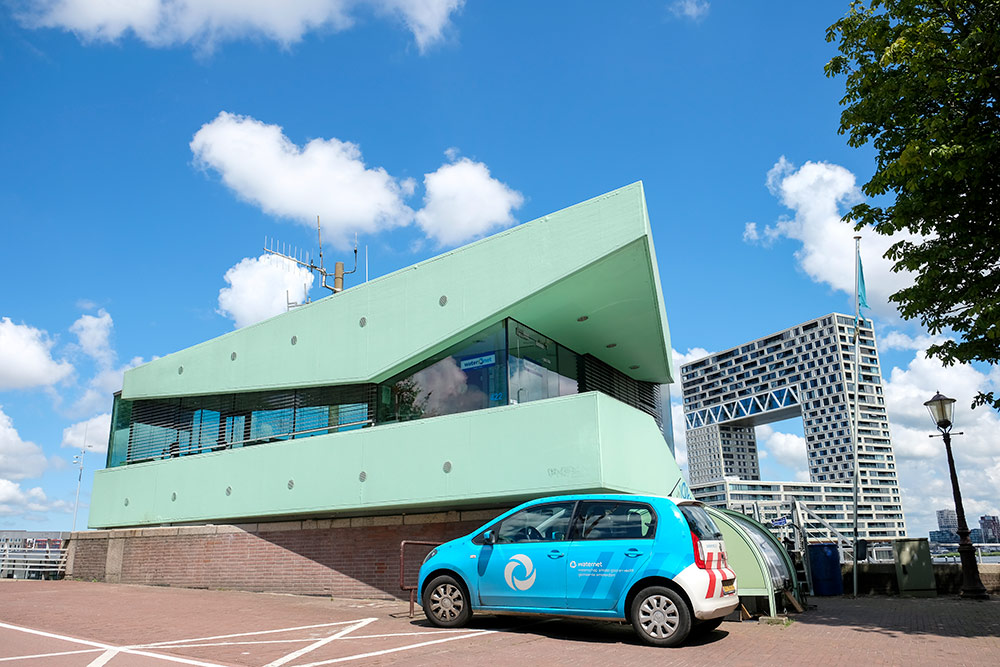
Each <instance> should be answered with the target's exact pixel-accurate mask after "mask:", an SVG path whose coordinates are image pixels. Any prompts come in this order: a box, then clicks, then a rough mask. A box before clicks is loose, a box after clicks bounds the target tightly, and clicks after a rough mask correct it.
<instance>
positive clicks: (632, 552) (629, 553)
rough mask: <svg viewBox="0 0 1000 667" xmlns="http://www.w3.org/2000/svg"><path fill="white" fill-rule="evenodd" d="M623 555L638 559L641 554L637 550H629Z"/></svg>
mask: <svg viewBox="0 0 1000 667" xmlns="http://www.w3.org/2000/svg"><path fill="white" fill-rule="evenodd" d="M625 555H626V556H628V557H629V558H638V557H639V556H641V555H642V552H641V551H639V550H638V549H629V550H628V551H626V552H625Z"/></svg>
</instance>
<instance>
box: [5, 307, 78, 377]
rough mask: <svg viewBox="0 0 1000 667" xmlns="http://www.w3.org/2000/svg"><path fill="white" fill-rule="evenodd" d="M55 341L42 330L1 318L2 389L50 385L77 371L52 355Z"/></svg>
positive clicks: (7, 318)
mask: <svg viewBox="0 0 1000 667" xmlns="http://www.w3.org/2000/svg"><path fill="white" fill-rule="evenodd" d="M53 345H54V342H53V341H52V340H51V339H50V338H49V336H48V334H47V333H46V332H44V331H42V330H41V329H35V328H34V327H30V326H28V325H26V324H15V323H14V322H12V321H11V320H10V318H9V317H4V318H0V391H4V390H8V389H28V388H30V387H39V386H49V385H53V384H55V383H57V382H59V381H60V380H63V379H65V378H66V377H68V376H69V375H70V374H71V373H72V372H73V366H72V365H71V364H70V363H68V362H66V361H56V360H55V359H53V358H52V346H53Z"/></svg>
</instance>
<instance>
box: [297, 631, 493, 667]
mask: <svg viewBox="0 0 1000 667" xmlns="http://www.w3.org/2000/svg"><path fill="white" fill-rule="evenodd" d="M495 632H496V630H480V631H477V632H470V633H468V634H464V635H458V636H454V637H445V638H444V639H433V640H431V641H429V642H420V643H419V644H409V645H408V646H400V647H398V648H387V649H385V650H383V651H372V652H371V653H358V654H357V655H348V656H345V657H343V658H334V659H333V660H320V661H319V662H310V663H308V664H305V665H298V666H297V667H317V666H318V665H332V664H334V663H335V662H348V661H350V660H361V659H363V658H374V657H376V656H380V655H386V654H387V653H398V652H399V651H409V650H410V649H414V648H421V647H423V646H430V645H431V644H443V643H444V642H451V641H455V640H456V639H469V638H471V637H481V636H483V635H491V634H493V633H495Z"/></svg>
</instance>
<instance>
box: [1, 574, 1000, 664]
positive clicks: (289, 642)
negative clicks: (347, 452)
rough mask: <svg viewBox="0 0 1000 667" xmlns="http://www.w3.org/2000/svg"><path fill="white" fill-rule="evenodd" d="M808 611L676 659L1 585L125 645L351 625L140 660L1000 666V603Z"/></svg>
mask: <svg viewBox="0 0 1000 667" xmlns="http://www.w3.org/2000/svg"><path fill="white" fill-rule="evenodd" d="M810 602H812V603H815V604H816V605H817V608H816V609H814V610H811V611H809V612H807V613H805V614H799V615H797V616H795V617H794V620H793V622H792V623H790V624H789V625H787V626H781V625H762V624H759V623H756V622H744V623H723V625H722V627H721V628H720V629H719V630H717V631H715V632H713V633H711V634H710V635H709V636H707V637H705V638H703V639H701V640H699V641H696V642H692V643H689V644H688V645H685V646H682V647H680V648H676V649H656V648H651V647H647V646H643V645H641V644H639V643H638V641H637V639H636V638H635V636H634V634H633V632H632V629H631V627H630V626H627V625H620V624H613V623H596V622H587V621H567V620H544V621H540V620H538V619H525V618H500V617H498V618H488V617H477V618H475V619H474V622H473V625H472V627H471V628H470V629H469V631H467V632H461V633H441V632H438V631H435V629H434V628H431V627H429V626H428V625H427V624H426V622H425V621H424V620H423V618H422V616H421V615H420V612H419V608H418V617H417V618H415V619H413V620H411V619H409V618H407V617H406V611H407V607H408V605H407V604H406V603H400V602H394V601H372V602H363V601H356V600H331V599H329V598H319V597H298V596H290V595H273V594H258V593H244V592H236V591H208V590H191V589H180V588H156V587H144V586H130V585H114V584H100V583H87V582H79V581H54V582H44V581H0V622H3V623H6V624H9V625H13V626H18V627H22V628H32V629H36V630H40V631H45V632H48V633H52V634H55V635H60V636H63V635H64V636H70V637H74V638H78V639H82V640H89V641H91V642H96V643H98V644H105V645H109V646H115V647H120V646H125V645H132V646H135V645H140V644H151V643H156V642H167V641H174V640H181V639H196V638H204V637H213V636H218V635H230V634H239V633H260V632H261V631H266V630H278V629H283V628H293V627H300V626H310V625H318V624H332V623H341V624H342V625H325V626H324V627H319V628H307V629H303V630H284V631H282V632H276V633H267V634H252V635H247V636H242V637H230V638H223V639H219V640H201V641H194V642H184V643H183V644H182V645H177V646H173V647H166V646H160V647H150V648H144V649H142V650H144V651H149V652H152V653H157V654H164V655H171V656H177V657H181V658H183V659H189V660H193V661H204V662H205V663H212V664H224V665H249V666H254V667H261V666H263V665H265V664H267V663H268V662H270V661H273V660H277V659H280V658H282V656H287V655H288V654H289V653H291V652H293V651H296V650H299V649H303V648H306V647H309V646H310V645H312V644H314V643H315V642H319V641H321V640H324V639H328V638H329V637H330V636H331V635H332V634H334V633H336V632H342V631H345V630H347V632H346V634H345V635H344V636H343V637H342V638H339V639H333V640H331V641H328V642H326V643H324V644H323V645H317V646H315V647H314V648H313V649H312V650H311V651H309V652H308V653H305V654H304V655H302V656H301V657H300V658H298V659H295V660H291V661H288V662H287V663H285V664H287V665H288V666H289V667H296V666H301V665H305V664H307V663H310V662H316V661H326V660H333V659H337V658H340V659H345V658H352V657H354V656H363V655H365V654H370V653H377V652H381V651H390V650H395V649H400V648H405V647H411V646H414V645H416V644H423V643H425V642H438V641H440V640H442V639H448V638H452V637H459V638H457V639H449V641H446V642H442V643H433V644H428V645H425V646H420V647H417V648H409V649H406V650H402V651H397V652H389V653H383V654H381V655H375V656H370V657H367V658H358V659H355V660H352V662H353V664H411V665H422V664H440V663H442V662H449V663H460V664H479V663H489V664H491V665H519V666H523V665H528V664H547V665H548V664H551V665H594V664H640V663H653V662H655V664H658V665H674V664H677V665H681V664H725V665H766V664H781V665H785V664H802V665H809V666H810V667H812V666H817V665H865V667H867V666H869V665H903V664H905V665H956V664H968V665H996V664H1000V600H997V599H994V600H991V601H988V602H974V601H966V600H960V599H957V598H936V599H929V600H924V599H910V598H888V597H872V598H862V599H860V600H856V601H855V600H851V599H846V598H813V599H812V600H810ZM368 618H374V619H376V620H374V621H371V622H368V623H367V624H365V625H364V626H360V627H357V628H355V629H353V630H351V629H350V626H351V623H356V622H360V621H362V620H363V619H368ZM482 631H492V632H489V633H488V634H484V633H482ZM376 635H390V636H376ZM247 642H249V643H247ZM261 642H267V643H261ZM207 644H215V645H212V646H208V645H207ZM218 644H225V645H218ZM88 648H93V652H90V653H81V654H76V655H66V656H60V657H52V658H45V659H33V660H18V661H14V662H11V663H9V664H32V665H35V664H38V665H46V666H47V665H66V666H67V667H76V666H81V667H82V666H83V665H88V664H90V662H91V661H93V660H94V659H95V658H99V657H101V656H102V654H103V653H104V650H103V649H102V648H96V647H88V646H83V645H80V644H73V643H70V642H67V641H65V640H63V639H56V638H51V637H42V636H38V635H29V634H25V633H23V632H19V631H16V630H12V629H7V628H2V627H0V659H2V658H8V659H9V658H12V657H17V656H26V655H32V654H38V653H49V652H60V651H74V650H86V649H88ZM107 664H108V665H110V666H111V667H124V666H126V665H143V666H145V665H156V664H158V665H169V664H170V663H168V662H163V661H160V660H155V659H153V658H148V657H143V656H140V655H135V654H119V655H118V656H116V657H113V658H111V659H110V660H109V661H108V662H107Z"/></svg>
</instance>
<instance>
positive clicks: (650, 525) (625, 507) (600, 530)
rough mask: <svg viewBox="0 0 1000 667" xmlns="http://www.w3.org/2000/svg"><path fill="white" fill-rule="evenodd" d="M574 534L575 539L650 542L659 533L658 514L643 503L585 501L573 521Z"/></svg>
mask: <svg viewBox="0 0 1000 667" xmlns="http://www.w3.org/2000/svg"><path fill="white" fill-rule="evenodd" d="M572 533H573V538H572V539H574V540H635V539H649V538H652V537H653V535H654V534H655V533H656V514H654V513H653V509H652V508H651V507H650V506H649V505H645V504H642V503H633V502H624V501H615V500H601V501H591V502H584V503H581V504H580V509H579V511H578V512H577V515H576V518H575V519H574V520H573V528H572Z"/></svg>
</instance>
